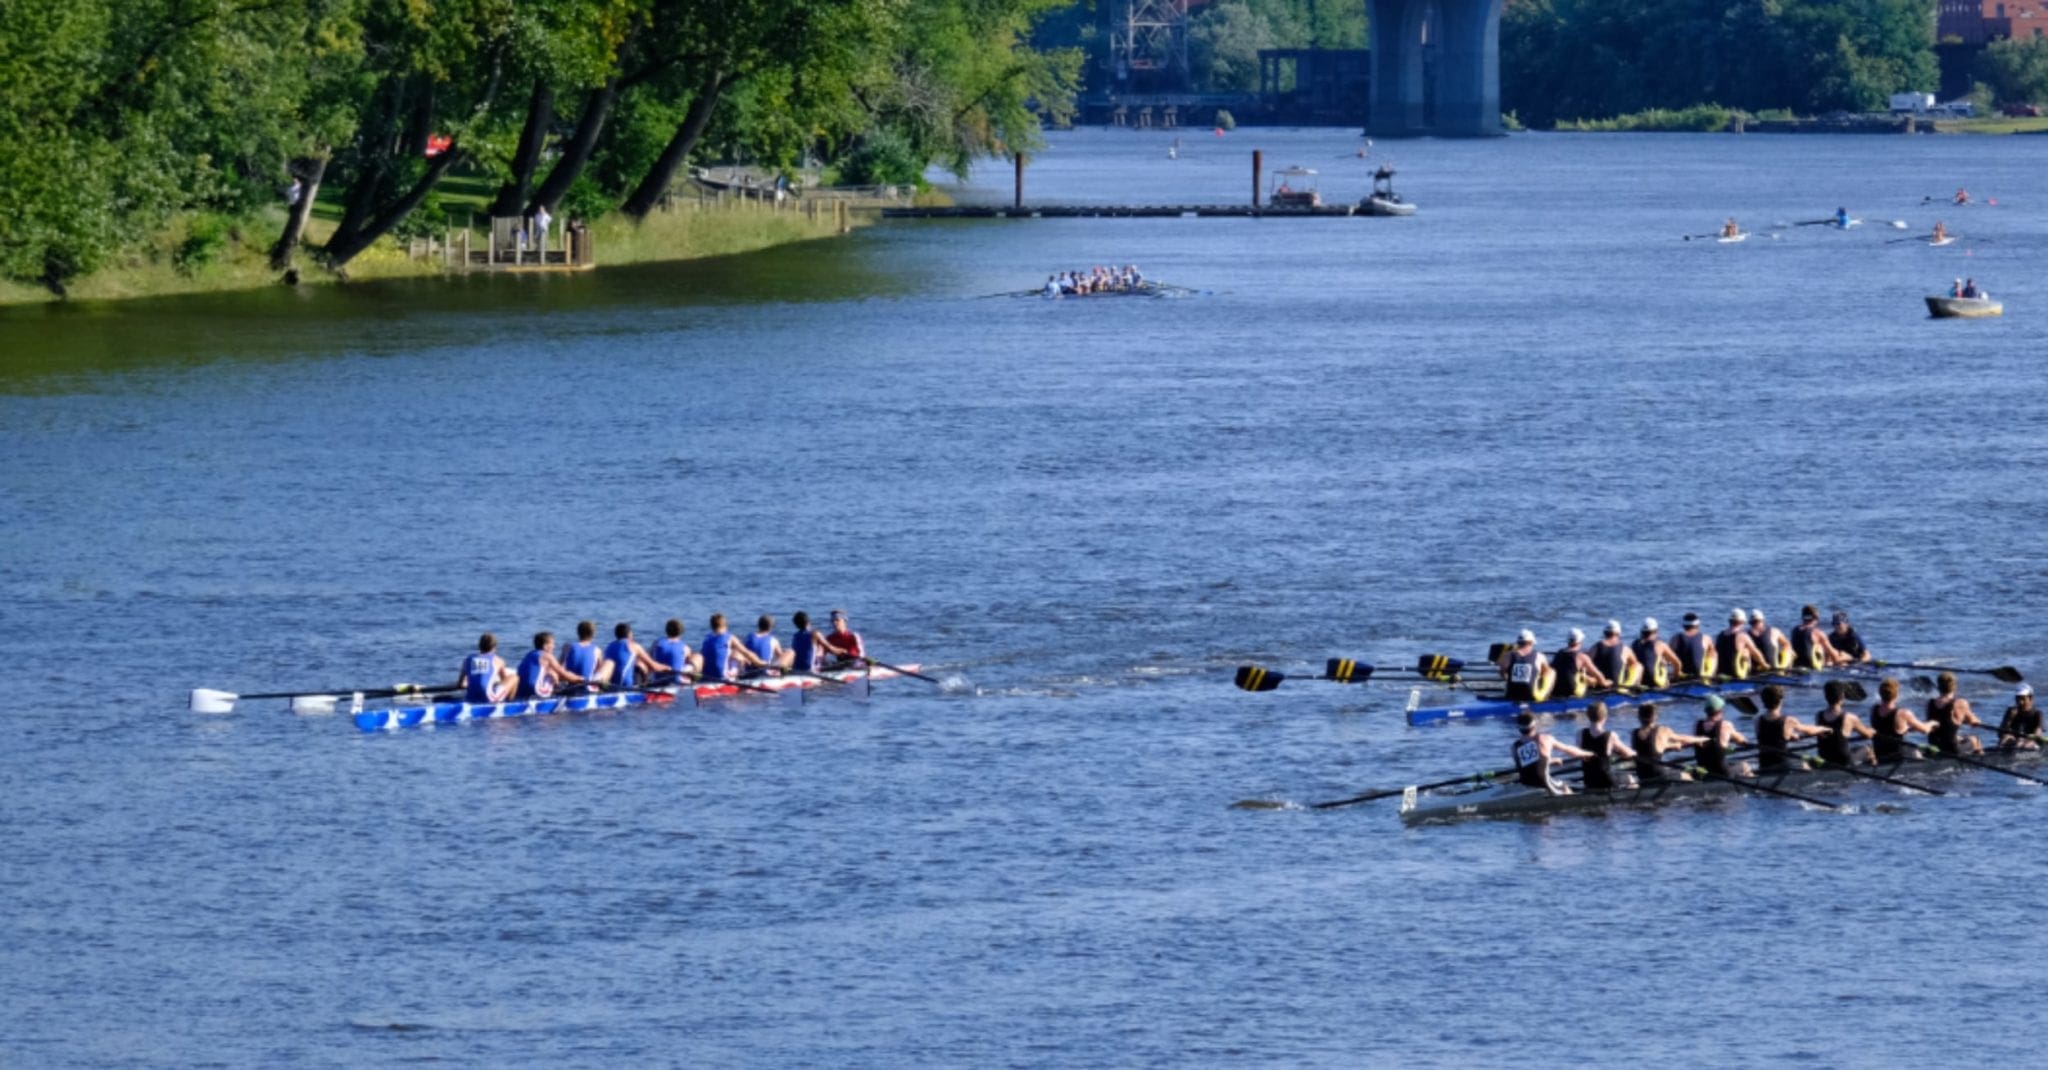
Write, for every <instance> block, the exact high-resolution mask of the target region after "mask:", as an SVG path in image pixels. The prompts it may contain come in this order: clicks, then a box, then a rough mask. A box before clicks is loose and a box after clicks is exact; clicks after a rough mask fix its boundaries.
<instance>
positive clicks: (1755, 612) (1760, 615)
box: [1749, 609, 1764, 624]
mask: <svg viewBox="0 0 2048 1070" xmlns="http://www.w3.org/2000/svg"><path fill="white" fill-rule="evenodd" d="M1749 619H1750V620H1753V621H1755V622H1757V623H1758V624H1762V623H1763V622H1764V611H1763V610H1761V609H1752V610H1750V611H1749Z"/></svg>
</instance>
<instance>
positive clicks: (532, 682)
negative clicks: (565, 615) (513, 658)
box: [512, 632, 584, 699]
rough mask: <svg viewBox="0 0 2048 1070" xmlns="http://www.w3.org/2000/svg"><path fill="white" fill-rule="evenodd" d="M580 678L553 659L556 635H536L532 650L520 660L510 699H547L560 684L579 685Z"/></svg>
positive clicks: (537, 633) (548, 633)
mask: <svg viewBox="0 0 2048 1070" xmlns="http://www.w3.org/2000/svg"><path fill="white" fill-rule="evenodd" d="M583 682H584V680H583V677H581V676H579V675H577V674H575V673H573V672H570V671H569V667H568V666H566V665H563V664H562V663H561V661H560V660H559V659H557V658H556V657H555V633H553V632H536V633H534V636H533V649H532V650H529V651H527V652H526V656H525V657H524V658H521V659H519V689H518V690H517V691H515V692H514V693H513V695H512V697H513V698H517V699H535V698H549V697H551V696H553V695H554V693H555V687H556V686H557V685H559V684H580V683H583Z"/></svg>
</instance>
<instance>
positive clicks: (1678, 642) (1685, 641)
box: [1671, 613, 1717, 679]
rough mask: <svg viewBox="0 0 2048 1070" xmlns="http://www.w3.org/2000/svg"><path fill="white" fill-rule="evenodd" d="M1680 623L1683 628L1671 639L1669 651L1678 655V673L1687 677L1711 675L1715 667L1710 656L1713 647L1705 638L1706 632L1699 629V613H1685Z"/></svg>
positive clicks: (1696, 677)
mask: <svg viewBox="0 0 2048 1070" xmlns="http://www.w3.org/2000/svg"><path fill="white" fill-rule="evenodd" d="M1680 623H1681V624H1682V625H1683V628H1682V629H1681V630H1680V631H1679V633H1678V638H1676V639H1674V640H1672V641H1671V652H1672V653H1674V654H1676V655H1678V675H1679V676H1681V677H1684V678H1688V679H1698V678H1701V677H1706V676H1712V675H1713V674H1714V670H1715V668H1716V667H1717V666H1716V665H1715V663H1714V658H1713V656H1712V652H1713V649H1714V647H1713V644H1712V643H1711V642H1709V641H1708V640H1707V633H1705V632H1703V631H1701V630H1700V615H1699V614H1697V613H1687V614H1686V615H1685V619H1684V620H1683V621H1681V622H1680Z"/></svg>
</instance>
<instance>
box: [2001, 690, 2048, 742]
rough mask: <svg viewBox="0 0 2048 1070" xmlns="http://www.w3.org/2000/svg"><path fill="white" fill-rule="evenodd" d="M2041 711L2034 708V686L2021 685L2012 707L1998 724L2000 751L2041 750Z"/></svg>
mask: <svg viewBox="0 0 2048 1070" xmlns="http://www.w3.org/2000/svg"><path fill="white" fill-rule="evenodd" d="M2040 739H2041V711H2040V710H2038V709H2036V708H2035V707H2034V685H2032V684H2021V685H2020V686H2019V690H2017V691H2014V692H2013V693H2012V706H2011V708H2009V709H2007V710H2006V711H2005V716H2004V717H2003V718H2000V719H1999V722H1998V749H2000V750H2040V749H2041V743H2040Z"/></svg>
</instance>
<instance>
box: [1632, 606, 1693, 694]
mask: <svg viewBox="0 0 2048 1070" xmlns="http://www.w3.org/2000/svg"><path fill="white" fill-rule="evenodd" d="M1629 652H1630V653H1632V654H1634V655H1635V656H1636V663H1637V664H1639V665H1641V666H1642V667H1643V681H1644V682H1645V683H1648V684H1650V685H1652V686H1655V687H1663V686H1664V685H1665V684H1668V683H1670V682H1671V681H1672V680H1673V679H1674V678H1676V677H1677V676H1678V675H1679V674H1680V673H1681V672H1683V666H1681V665H1680V664H1679V661H1678V653H1677V652H1676V651H1674V650H1672V649H1671V644H1670V643H1667V642H1665V641H1664V640H1663V638H1662V637H1660V636H1659V635H1658V634H1657V618H1655V617H1644V618H1643V629H1642V631H1641V632H1640V633H1639V634H1638V635H1637V636H1636V641H1635V642H1633V643H1631V644H1629Z"/></svg>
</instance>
